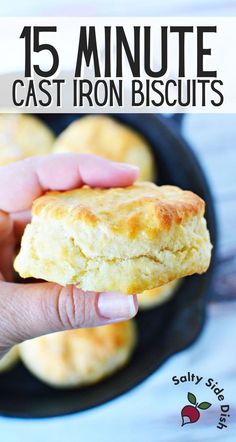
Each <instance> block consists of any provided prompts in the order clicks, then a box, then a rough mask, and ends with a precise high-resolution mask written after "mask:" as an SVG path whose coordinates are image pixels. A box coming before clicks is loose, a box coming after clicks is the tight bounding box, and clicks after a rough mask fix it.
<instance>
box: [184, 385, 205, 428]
mask: <svg viewBox="0 0 236 442" xmlns="http://www.w3.org/2000/svg"><path fill="white" fill-rule="evenodd" d="M188 401H189V402H190V404H193V405H186V406H185V407H184V408H183V409H182V410H181V417H182V427H183V426H184V425H186V424H194V423H195V422H197V421H198V420H199V418H200V412H199V410H198V409H200V410H207V409H208V408H210V407H211V404H210V402H201V403H200V404H198V403H197V399H196V396H195V395H194V394H193V393H188Z"/></svg>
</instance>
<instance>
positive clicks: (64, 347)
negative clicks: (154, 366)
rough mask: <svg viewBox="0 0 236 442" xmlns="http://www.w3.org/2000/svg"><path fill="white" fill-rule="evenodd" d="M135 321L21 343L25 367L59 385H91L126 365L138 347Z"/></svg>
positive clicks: (72, 331) (58, 334)
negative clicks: (136, 345)
mask: <svg viewBox="0 0 236 442" xmlns="http://www.w3.org/2000/svg"><path fill="white" fill-rule="evenodd" d="M135 342H136V327H135V323H134V321H132V320H130V321H126V322H120V323H116V324H110V325H105V326H102V327H96V328H91V329H88V328H87V329H79V330H69V331H66V332H59V333H54V334H51V335H46V336H41V337H40V338H36V339H32V340H30V341H26V342H24V343H23V344H21V345H20V356H21V359H22V361H23V363H24V364H25V366H26V367H27V368H28V369H29V370H30V371H31V372H32V373H33V374H34V375H35V376H36V377H37V378H39V379H41V380H42V381H44V382H45V383H47V384H49V385H54V386H56V387H74V386H82V385H89V384H93V383H95V382H98V381H100V380H101V379H103V378H104V377H107V376H109V375H111V374H112V373H114V372H115V371H117V370H119V369H120V368H121V367H122V366H123V365H125V364H126V363H127V362H128V360H129V358H130V356H131V353H132V351H133V349H134V346H135Z"/></svg>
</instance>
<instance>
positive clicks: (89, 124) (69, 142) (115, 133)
mask: <svg viewBox="0 0 236 442" xmlns="http://www.w3.org/2000/svg"><path fill="white" fill-rule="evenodd" d="M54 152H55V153H60V152H76V153H88V154H95V155H98V156H100V157H103V158H106V159H108V160H112V161H117V162H121V163H129V164H132V165H133V166H137V167H139V170H140V173H139V178H140V180H147V181H153V179H154V158H153V155H152V152H151V148H150V146H149V144H148V142H147V141H146V140H145V139H144V138H143V137H142V136H141V135H140V134H139V133H137V132H135V131H134V130H132V129H130V128H129V127H127V126H125V125H124V124H121V123H118V122H117V121H116V120H114V119H112V118H110V117H107V116H105V115H89V116H86V117H82V118H80V119H78V120H77V121H75V122H73V123H72V124H70V126H68V127H67V128H66V129H65V130H64V131H63V132H62V133H61V134H60V135H59V137H58V138H57V139H56V141H55V143H54Z"/></svg>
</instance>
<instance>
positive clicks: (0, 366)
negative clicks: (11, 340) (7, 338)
mask: <svg viewBox="0 0 236 442" xmlns="http://www.w3.org/2000/svg"><path fill="white" fill-rule="evenodd" d="M18 360H19V349H18V345H15V347H13V348H12V349H11V350H10V351H9V352H8V353H6V354H5V356H3V358H2V359H1V360H0V373H2V372H4V371H8V370H11V369H12V368H13V367H14V366H15V365H16V363H17V362H18Z"/></svg>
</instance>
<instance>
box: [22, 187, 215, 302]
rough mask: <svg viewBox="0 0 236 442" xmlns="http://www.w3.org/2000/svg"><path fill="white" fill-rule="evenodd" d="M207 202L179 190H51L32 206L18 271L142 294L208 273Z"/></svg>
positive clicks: (97, 288)
mask: <svg viewBox="0 0 236 442" xmlns="http://www.w3.org/2000/svg"><path fill="white" fill-rule="evenodd" d="M204 207H205V205H204V202H203V200H202V199H201V198H199V197H198V196H197V195H195V194H193V193H192V192H188V191H183V190H181V189H179V188H177V187H174V186H161V187H158V186H156V185H154V184H151V183H145V182H140V183H136V184H135V185H133V186H130V187H127V188H122V189H121V188H117V189H91V188H89V187H87V186H85V187H83V188H81V189H77V190H73V191H69V192H49V193H48V194H46V195H45V196H43V197H41V198H39V199H37V200H36V201H35V203H34V205H33V211H32V213H33V218H32V222H31V224H30V225H28V226H27V227H26V230H25V233H24V235H23V239H22V245H21V251H20V253H19V255H18V257H17V258H16V260H15V269H16V270H17V271H18V272H19V273H20V275H21V276H22V277H29V276H33V277H36V278H42V279H45V280H48V281H54V282H57V283H59V284H62V285H66V284H76V285H77V286H78V287H80V288H81V289H83V290H92V291H93V290H95V291H120V292H123V293H127V294H129V293H140V292H142V291H144V290H148V289H152V288H156V287H159V286H161V285H163V284H166V283H167V282H169V281H172V280H174V279H177V278H180V277H183V276H186V275H191V274H193V273H202V272H205V271H206V270H207V268H208V266H209V263H210V256H211V244H210V238H209V232H208V230H207V227H206V221H205V219H204Z"/></svg>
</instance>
